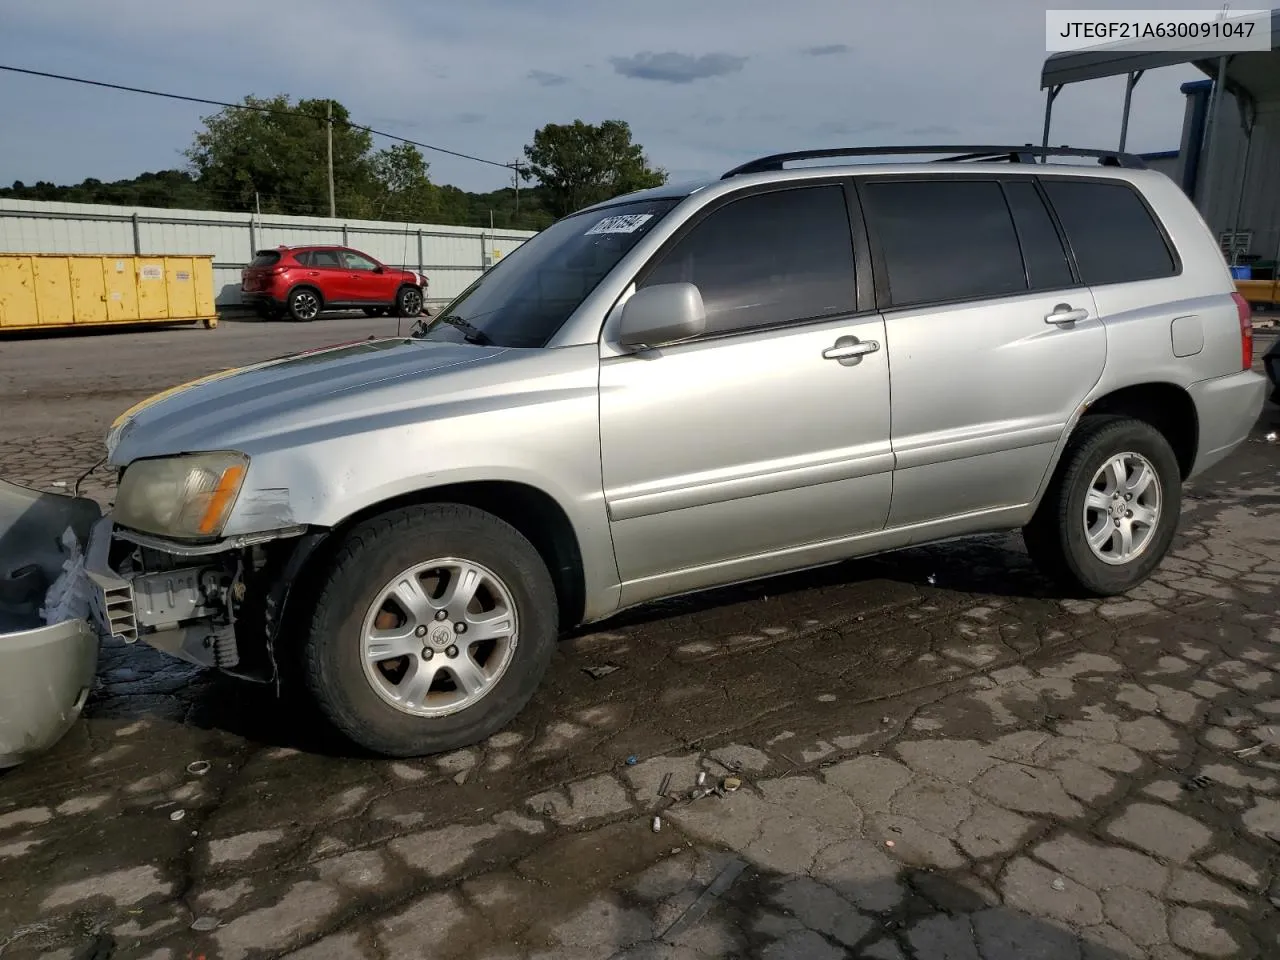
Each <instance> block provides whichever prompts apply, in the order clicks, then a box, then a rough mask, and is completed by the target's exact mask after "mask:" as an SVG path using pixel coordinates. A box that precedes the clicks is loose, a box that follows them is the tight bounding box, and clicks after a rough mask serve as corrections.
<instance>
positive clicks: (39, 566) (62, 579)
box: [0, 480, 101, 768]
mask: <svg viewBox="0 0 1280 960" xmlns="http://www.w3.org/2000/svg"><path fill="white" fill-rule="evenodd" d="M100 515H101V511H100V510H99V508H98V505H97V504H96V503H95V502H94V501H92V500H88V499H85V498H81V497H69V496H64V495H62V494H52V493H39V492H37V491H35V490H30V489H28V488H26V487H21V486H18V485H17V484H13V483H9V482H7V481H4V480H0V768H5V767H13V766H17V765H18V764H20V763H23V762H25V761H27V760H29V759H31V758H32V757H34V756H36V755H38V754H40V753H43V752H44V751H46V750H48V749H49V748H51V747H52V746H53V745H54V744H56V743H57V742H58V741H59V740H61V739H62V738H63V737H64V736H65V735H66V733H67V731H68V730H70V729H71V727H72V726H74V724H75V722H76V720H77V719H78V718H79V716H80V712H81V710H82V709H83V707H84V704H85V701H86V700H87V699H88V697H89V693H90V691H91V689H92V687H93V678H94V674H95V673H96V671H97V664H98V633H97V631H96V630H95V629H94V626H93V624H92V623H91V622H90V620H89V618H88V616H87V612H88V611H87V610H86V609H83V604H82V603H80V602H79V601H80V600H81V599H82V598H83V589H81V590H80V591H77V589H76V583H75V581H76V580H77V579H78V578H81V577H82V576H83V567H82V566H81V564H80V563H79V560H80V559H81V557H80V555H79V553H78V551H79V547H80V545H81V544H83V543H84V542H85V540H86V538H87V537H88V535H89V530H90V528H91V526H92V525H93V523H94V522H95V521H96V520H97V518H98V517H99V516H100ZM68 531H70V536H68ZM67 544H70V545H71V549H68V548H67V546H66V545H67ZM53 587H56V589H55V590H51V589H50V588H53ZM81 588H83V584H81ZM46 606H52V607H53V612H52V613H51V614H50V615H49V616H46V615H45V608H46ZM50 621H52V622H50Z"/></svg>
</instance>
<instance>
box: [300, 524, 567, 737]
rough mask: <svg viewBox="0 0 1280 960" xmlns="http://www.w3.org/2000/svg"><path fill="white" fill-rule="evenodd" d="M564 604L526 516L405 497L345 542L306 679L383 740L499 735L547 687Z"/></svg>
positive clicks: (327, 709) (358, 733)
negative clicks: (411, 502)
mask: <svg viewBox="0 0 1280 960" xmlns="http://www.w3.org/2000/svg"><path fill="white" fill-rule="evenodd" d="M557 610H558V607H557V602H556V594H555V587H554V585H553V584H552V581H551V576H550V574H549V573H548V572H547V568H546V565H545V564H544V563H543V561H542V558H541V556H539V554H538V552H537V550H535V549H534V547H533V545H532V544H530V543H529V541H528V540H526V539H525V538H524V537H523V536H522V535H521V534H520V533H519V532H518V531H517V530H515V529H514V528H513V527H511V526H509V525H508V524H506V523H504V522H503V521H501V520H499V519H497V518H496V517H494V516H492V515H491V514H487V513H484V512H483V511H480V510H476V509H474V508H471V507H465V506H460V505H454V504H431V505H425V506H417V507H407V508H404V509H400V510H394V511H391V512H389V513H386V514H383V515H382V516H379V517H376V518H374V519H372V520H370V521H369V522H367V523H366V524H363V525H361V526H360V527H358V528H356V529H355V530H353V531H352V532H351V533H350V534H348V535H347V537H346V539H345V541H344V543H343V544H342V546H341V547H340V548H339V550H338V553H337V558H336V560H335V562H334V565H333V567H332V569H331V570H330V573H329V576H328V578H327V580H326V582H325V583H324V585H323V586H322V588H321V591H320V597H319V600H318V602H317V604H316V607H315V612H314V615H313V617H312V622H311V627H310V631H309V635H308V637H307V640H306V642H305V647H304V651H303V652H304V656H303V672H304V677H305V682H306V685H307V687H308V689H309V690H310V691H311V693H312V695H313V696H314V697H315V699H316V702H317V703H318V705H319V707H320V709H321V711H322V712H323V713H324V714H325V716H327V717H328V719H329V720H330V722H332V723H333V725H334V726H335V727H336V728H337V729H338V730H339V731H341V732H342V733H343V734H344V735H345V736H347V737H348V738H350V739H351V740H352V741H354V742H355V743H357V744H359V745H361V746H363V747H365V748H367V749H369V750H372V751H374V752H376V753H380V754H384V755H387V756H401V757H405V756H420V755H424V754H431V753H438V752H441V751H445V750H454V749H457V748H459V747H463V746H467V745H469V744H473V743H476V742H477V741H480V740H483V739H485V738H487V737H489V736H492V735H493V734H494V733H495V732H497V731H498V730H500V729H501V728H502V727H503V726H505V725H506V724H507V723H508V722H509V721H510V720H511V719H512V718H513V717H515V716H516V715H517V714H518V713H519V712H520V711H521V710H522V709H523V708H524V706H525V704H526V703H527V702H528V701H529V698H530V697H532V696H533V693H534V690H535V689H536V688H537V686H538V684H539V682H540V681H541V679H542V676H543V674H544V673H545V671H546V668H547V664H548V663H549V662H550V659H551V655H552V653H553V652H554V649H555V642H556V636H557V631H558V623H557Z"/></svg>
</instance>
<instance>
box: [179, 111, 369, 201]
mask: <svg viewBox="0 0 1280 960" xmlns="http://www.w3.org/2000/svg"><path fill="white" fill-rule="evenodd" d="M330 104H332V108H333V177H334V183H335V193H336V196H337V206H338V211H339V213H342V214H345V215H347V216H362V215H366V214H367V213H368V212H369V209H368V208H369V205H370V204H369V199H370V196H371V195H372V194H373V193H375V191H374V190H373V189H372V188H373V182H374V171H373V163H372V160H371V158H370V156H369V152H370V149H371V148H372V146H373V138H372V136H371V135H370V134H369V133H368V132H367V131H364V130H358V129H355V128H353V127H352V126H351V125H350V122H349V121H350V114H348V113H347V109H346V108H345V107H344V106H342V104H340V103H337V102H335V101H328V100H299V101H298V103H297V104H296V105H295V104H293V103H291V102H290V99H289V97H287V96H285V95H283V94H281V95H279V96H275V97H269V98H266V99H263V98H259V97H254V96H247V97H245V98H244V102H243V107H247V108H249V109H243V108H230V107H228V108H227V109H224V110H222V111H220V112H218V113H216V114H214V115H212V116H209V117H205V118H203V122H204V129H203V130H200V131H199V132H197V133H196V135H195V142H194V143H193V144H192V145H191V147H190V149H188V150H187V151H186V157H187V159H188V160H189V161H190V163H191V166H192V168H193V169H194V171H195V173H196V175H197V177H198V178H199V181H200V184H201V185H202V186H203V187H204V189H205V190H206V192H207V193H208V194H209V195H210V198H211V199H213V200H214V201H215V202H217V203H219V204H220V205H222V206H224V207H226V208H227V209H231V210H245V211H248V210H253V209H254V204H255V193H256V194H257V197H258V200H259V202H260V203H261V205H262V209H263V210H264V211H270V212H273V213H285V214H300V215H309V216H327V215H328V213H329V181H328V169H327V156H326V155H327V149H328V148H327V144H326V127H327V125H328V119H327V111H328V109H329V106H330Z"/></svg>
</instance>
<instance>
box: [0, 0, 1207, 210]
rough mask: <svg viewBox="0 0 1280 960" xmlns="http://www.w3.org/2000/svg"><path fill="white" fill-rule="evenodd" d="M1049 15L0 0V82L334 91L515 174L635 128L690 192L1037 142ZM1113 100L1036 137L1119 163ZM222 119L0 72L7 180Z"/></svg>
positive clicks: (874, 7)
mask: <svg viewBox="0 0 1280 960" xmlns="http://www.w3.org/2000/svg"><path fill="white" fill-rule="evenodd" d="M1054 6H1055V7H1057V8H1059V9H1062V8H1070V7H1076V8H1080V7H1088V8H1092V9H1102V8H1115V9H1125V8H1131V7H1132V2H1131V0H1129V2H1128V3H1126V2H1124V0H1120V2H1109V0H1089V2H1087V3H1075V4H1073V3H1070V2H1062V0H1055V2H1054ZM1160 6H1163V7H1165V8H1169V7H1187V8H1199V9H1203V8H1205V7H1215V8H1216V6H1217V5H1216V4H1206V3H1204V2H1203V0H1201V2H1200V3H1195V2H1191V3H1179V2H1177V0H1162V3H1161V4H1160ZM1044 9H1045V8H1044V6H1041V5H1037V4H1035V3H1034V2H1028V0H947V2H943V0H876V2H869V0H787V2H785V3H778V2H776V0H768V2H766V0H692V2H691V0H680V2H674V0H648V2H646V3H644V4H623V3H601V2H599V0H536V2H533V0H466V2H465V3H463V2H461V0H451V2H441V0H363V2H362V3H361V4H359V5H357V4H353V3H351V2H349V0H308V2H307V3H305V4H287V5H280V6H277V5H275V4H272V3H270V2H263V0H220V2H218V3H209V2H208V0H199V2H192V0H112V2H111V3H103V2H101V0H3V12H2V13H0V64H5V65H10V66H17V67H27V68H31V69H36V70H42V71H47V72H53V73H64V74H70V75H73V76H79V77H85V78H89V79H95V80H104V81H107V82H112V83H120V84H126V85H130V86H139V87H148V88H152V89H161V90H166V91H172V92H175V93H183V94H188V95H192V96H198V97H206V98H210V99H215V100H226V101H238V100H240V99H241V98H242V97H243V96H244V95H246V94H255V95H258V96H270V95H273V94H277V93H286V94H289V95H291V96H293V97H295V98H300V97H330V98H333V99H336V100H338V101H340V102H342V103H343V104H344V105H345V106H346V107H347V109H348V110H349V111H350V112H351V115H352V119H353V120H355V121H356V122H360V123H364V124H368V125H370V126H373V127H376V128H378V129H381V130H386V131H387V132H389V133H395V134H399V135H401V136H404V137H409V138H412V139H415V140H421V141H424V142H426V143H430V144H434V145H438V146H442V147H446V148H448V149H451V150H457V151H461V152H465V153H469V154H473V155H475V156H479V157H483V158H487V159H492V160H496V161H502V162H510V161H513V160H516V159H517V158H519V157H521V155H522V149H523V146H524V144H526V143H528V142H530V141H531V139H532V136H533V132H534V130H536V129H537V128H538V127H540V126H542V125H543V124H545V123H569V122H572V121H573V120H577V119H581V120H584V121H587V122H599V121H602V120H607V119H619V120H625V121H627V122H628V123H629V124H630V125H631V128H632V131H633V134H634V136H635V139H636V141H637V142H638V143H640V144H641V145H643V147H644V149H645V152H646V154H647V155H648V157H649V159H650V161H651V163H652V164H654V165H655V166H659V167H662V168H663V169H665V170H666V171H667V172H668V173H669V174H670V176H671V178H672V180H676V181H683V180H688V179H696V178H700V177H704V176H718V175H719V174H720V173H722V172H724V171H725V170H727V169H729V168H730V167H732V166H734V165H735V164H737V163H740V162H742V161H744V160H747V159H750V158H752V157H754V156H759V155H763V154H768V153H774V152H778V151H781V150H790V149H803V148H808V147H827V146H852V145H863V144H867V145H876V144H885V143H895V144H906V143H917V144H919V143H938V142H942V143H946V142H952V143H1019V144H1020V143H1026V142H1035V143H1039V142H1040V136H1041V126H1042V124H1043V117H1044V99H1045V98H1044V92H1043V91H1042V90H1040V68H1041V66H1042V64H1043V61H1044V58H1045V55H1046V54H1045V49H1044V47H1045V18H1044ZM277 11H278V12H277ZM1201 76H1202V75H1201V74H1199V73H1198V72H1197V71H1196V70H1195V69H1194V68H1192V67H1189V66H1181V67H1168V68H1164V69H1161V70H1156V71H1152V72H1150V73H1148V74H1146V75H1145V76H1144V77H1143V79H1142V81H1141V82H1140V83H1139V84H1138V86H1137V87H1136V88H1135V91H1134V99H1133V110H1132V116H1131V120H1130V129H1129V142H1128V148H1129V149H1130V150H1133V151H1149V150H1172V149H1176V148H1177V146H1178V139H1179V133H1180V130H1181V123H1182V114H1183V107H1184V98H1183V96H1182V95H1181V94H1180V93H1179V89H1178V88H1179V86H1180V85H1181V84H1182V83H1183V82H1185V81H1187V80H1192V79H1200V78H1201ZM1124 84H1125V81H1124V78H1123V77H1116V78H1110V79H1105V80H1095V81H1090V82H1088V83H1082V84H1074V85H1072V86H1069V87H1067V88H1065V89H1064V90H1063V92H1062V94H1061V95H1060V96H1059V97H1058V99H1057V101H1056V103H1055V105H1054V117H1053V121H1054V122H1053V132H1052V135H1051V137H1050V141H1051V142H1052V143H1055V144H1064V143H1066V144H1071V145H1072V146H1092V147H1101V148H1111V147H1115V146H1116V145H1117V144H1118V138H1119V130H1120V116H1121V109H1122V105H1123V101H1124ZM212 110H213V108H210V107H204V106H200V105H196V104H187V103H177V102H173V101H167V100H161V99H158V98H153V97H145V96H140V95H136V94H129V93H121V92H115V91H109V90H101V89H95V88H91V87H86V86H82V85H79V84H70V83H66V82H61V81H55V80H46V79H39V78H34V77H25V76H20V75H16V74H12V73H7V72H0V131H2V133H0V183H2V184H8V183H11V182H12V181H14V180H22V181H24V182H26V183H32V182H35V181H37V180H51V181H54V182H57V183H73V182H78V181H80V180H82V179H84V178H85V177H96V178H98V179H100V180H115V179H122V178H127V177H133V176H136V175H137V174H139V173H141V172H143V171H148V170H159V169H171V168H175V167H181V166H183V165H184V163H185V161H184V158H183V156H182V151H183V149H184V148H186V147H187V146H189V145H190V143H191V138H192V135H193V133H194V132H195V130H196V129H198V128H199V126H200V119H201V117H202V116H205V115H207V114H209V113H210V112H212ZM377 145H378V146H386V145H388V142H387V141H385V140H384V141H378V142H377ZM424 154H425V156H426V158H427V160H428V162H429V163H430V165H431V169H430V174H431V177H432V179H433V180H434V181H435V182H437V183H452V184H455V185H456V186H459V187H461V188H463V189H467V190H477V191H487V190H494V189H497V188H499V187H502V186H505V185H508V184H509V182H510V173H509V172H508V171H505V170H502V169H500V168H497V167H492V166H486V165H484V164H480V163H474V162H470V161H465V160H460V159H457V158H453V157H449V156H445V155H440V154H435V153H432V152H431V151H424ZM317 160H318V161H319V162H323V158H317Z"/></svg>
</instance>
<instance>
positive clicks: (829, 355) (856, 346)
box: [822, 337, 880, 367]
mask: <svg viewBox="0 0 1280 960" xmlns="http://www.w3.org/2000/svg"><path fill="white" fill-rule="evenodd" d="M879 349H880V344H879V343H877V342H876V341H874V340H859V339H858V338H857V337H840V338H839V339H838V340H837V341H836V342H835V344H834V345H832V346H830V347H827V349H825V350H823V351H822V358H823V359H824V360H838V361H840V363H841V364H842V365H843V366H846V367H849V366H853V365H854V364H855V363H861V362H862V358H863V357H864V356H866V355H867V354H868V353H875V352H876V351H877V350H879Z"/></svg>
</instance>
